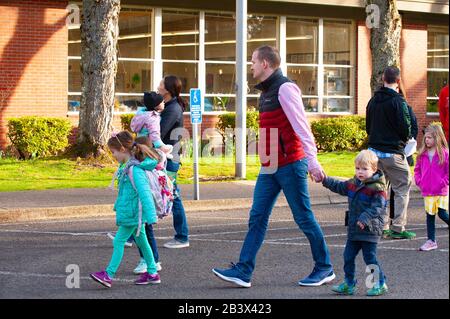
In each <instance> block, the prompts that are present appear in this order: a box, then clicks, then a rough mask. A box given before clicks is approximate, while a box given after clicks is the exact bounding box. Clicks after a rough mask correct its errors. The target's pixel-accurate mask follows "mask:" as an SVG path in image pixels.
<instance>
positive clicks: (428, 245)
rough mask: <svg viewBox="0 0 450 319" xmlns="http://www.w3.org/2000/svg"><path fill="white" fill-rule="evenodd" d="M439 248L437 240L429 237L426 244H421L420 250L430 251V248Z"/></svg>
mask: <svg viewBox="0 0 450 319" xmlns="http://www.w3.org/2000/svg"><path fill="white" fill-rule="evenodd" d="M437 248H438V245H437V242H435V241H432V240H431V239H428V240H427V241H426V242H425V244H423V245H422V246H420V248H419V250H420V251H430V250H434V249H437Z"/></svg>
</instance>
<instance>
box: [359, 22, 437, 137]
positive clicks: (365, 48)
mask: <svg viewBox="0 0 450 319" xmlns="http://www.w3.org/2000/svg"><path fill="white" fill-rule="evenodd" d="M357 33H358V34H357V50H358V52H357V66H356V67H357V81H356V106H357V113H358V114H362V115H363V114H365V109H366V106H367V102H368V101H369V99H370V97H371V92H370V76H371V70H372V61H371V54H370V31H369V30H368V29H367V28H366V26H365V21H359V22H358V27H357ZM400 63H401V70H402V78H403V82H404V85H405V91H406V94H407V100H408V103H409V104H410V105H411V106H412V108H413V110H414V113H415V114H416V116H417V121H418V126H419V132H420V131H421V128H422V127H424V126H426V125H428V123H430V122H431V121H435V120H438V118H437V117H434V116H427V115H426V107H427V100H426V97H427V25H412V24H404V25H403V30H402V37H401V42H400ZM421 136H422V134H421V133H419V136H418V139H419V141H420V139H421Z"/></svg>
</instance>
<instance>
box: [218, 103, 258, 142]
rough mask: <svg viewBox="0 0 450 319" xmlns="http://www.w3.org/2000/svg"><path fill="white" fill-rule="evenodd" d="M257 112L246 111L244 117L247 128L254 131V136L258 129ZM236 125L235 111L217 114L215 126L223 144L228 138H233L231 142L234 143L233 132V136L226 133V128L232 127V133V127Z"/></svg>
mask: <svg viewBox="0 0 450 319" xmlns="http://www.w3.org/2000/svg"><path fill="white" fill-rule="evenodd" d="M258 119H259V113H258V112H257V111H248V112H247V118H246V126H247V128H248V129H250V130H252V131H253V132H255V133H256V138H257V137H258V130H259V123H258ZM235 127H236V113H234V112H230V113H225V114H221V115H219V121H218V122H217V124H216V128H217V130H218V131H219V133H220V135H222V141H223V143H224V144H225V142H226V140H227V139H229V138H233V144H234V139H235V138H234V134H233V136H232V135H231V134H228V135H227V132H226V130H227V129H232V130H233V131H232V133H234V128H235Z"/></svg>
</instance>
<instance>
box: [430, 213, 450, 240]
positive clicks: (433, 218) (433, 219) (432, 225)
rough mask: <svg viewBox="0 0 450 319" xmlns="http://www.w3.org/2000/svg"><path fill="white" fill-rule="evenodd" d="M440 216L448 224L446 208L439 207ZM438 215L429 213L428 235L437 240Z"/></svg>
mask: <svg viewBox="0 0 450 319" xmlns="http://www.w3.org/2000/svg"><path fill="white" fill-rule="evenodd" d="M438 216H439V218H440V219H442V220H443V221H444V222H445V223H446V224H447V225H448V212H447V211H446V210H445V209H442V208H439V209H438ZM435 223H436V215H430V214H427V237H428V239H431V240H432V241H436V224H435Z"/></svg>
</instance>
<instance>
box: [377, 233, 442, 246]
mask: <svg viewBox="0 0 450 319" xmlns="http://www.w3.org/2000/svg"><path fill="white" fill-rule="evenodd" d="M445 237H448V235H441V236H436V238H445ZM420 239H428V237H427V236H426V237H414V238H413V239H406V240H405V239H392V240H386V241H383V242H382V243H383V245H384V244H392V243H399V242H404V243H405V242H406V243H407V242H408V241H414V240H420Z"/></svg>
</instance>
